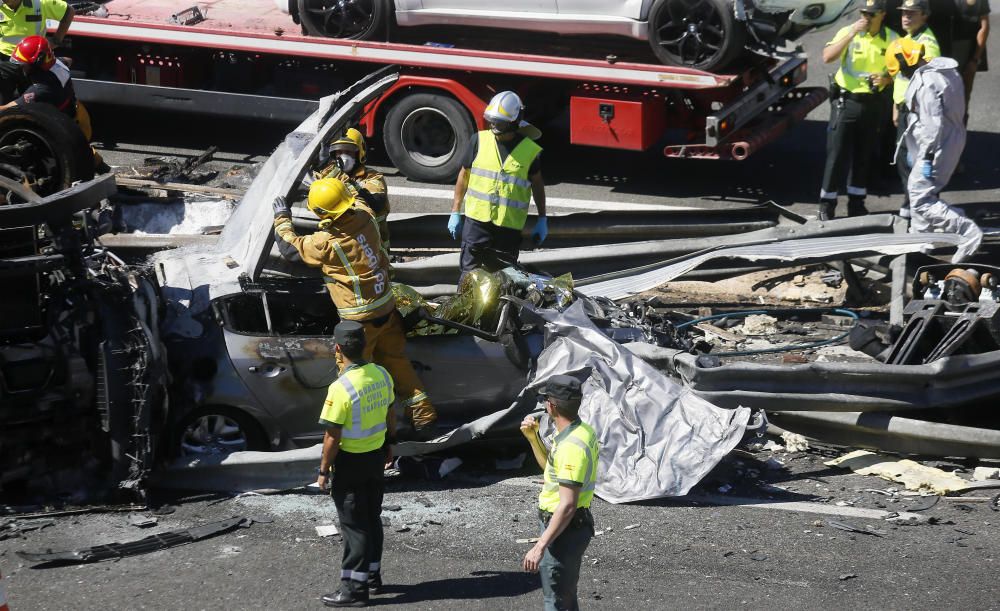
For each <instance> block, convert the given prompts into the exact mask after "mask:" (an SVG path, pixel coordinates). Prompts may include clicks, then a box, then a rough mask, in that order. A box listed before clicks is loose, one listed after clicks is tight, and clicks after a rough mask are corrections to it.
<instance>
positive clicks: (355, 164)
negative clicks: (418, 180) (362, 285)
mask: <svg viewBox="0 0 1000 611" xmlns="http://www.w3.org/2000/svg"><path fill="white" fill-rule="evenodd" d="M328 155H329V156H332V159H330V160H329V161H328V162H327V163H326V164H325V167H324V168H323V169H322V170H320V171H319V172H316V178H336V179H338V180H340V181H341V182H342V183H344V185H345V186H346V187H347V189H348V190H349V191H350V192H351V195H353V196H354V198H355V199H359V200H361V201H363V202H364V203H365V205H366V206H368V207H369V208H371V209H372V212H374V213H375V220H376V221H377V222H378V231H379V236H380V237H381V238H382V248H383V249H384V250H385V252H386V254H389V188H388V186H387V185H386V183H385V177H384V176H382V174H380V173H378V172H375V171H373V170H370V169H369V168H368V166H367V165H365V164H366V162H367V161H368V150H367V146H366V145H365V137H364V136H363V135H362V134H361V132H360V131H358V130H357V129H355V128H353V127H352V128H350V129H348V130H347V131H346V132H344V135H343V136H341V137H340V138H337V139H336V140H334V141H333V143H332V144H330V146H329V152H328Z"/></svg>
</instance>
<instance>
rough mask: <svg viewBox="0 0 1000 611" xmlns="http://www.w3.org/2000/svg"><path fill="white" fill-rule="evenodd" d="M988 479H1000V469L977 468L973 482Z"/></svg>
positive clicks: (973, 473)
mask: <svg viewBox="0 0 1000 611" xmlns="http://www.w3.org/2000/svg"><path fill="white" fill-rule="evenodd" d="M988 479H1000V467H976V469H975V470H974V471H973V472H972V480H973V481H976V482H981V481H983V480H988Z"/></svg>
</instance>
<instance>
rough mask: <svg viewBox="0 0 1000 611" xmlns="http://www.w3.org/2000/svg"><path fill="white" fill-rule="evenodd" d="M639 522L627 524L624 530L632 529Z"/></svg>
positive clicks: (637, 525)
mask: <svg viewBox="0 0 1000 611" xmlns="http://www.w3.org/2000/svg"><path fill="white" fill-rule="evenodd" d="M639 526H640V525H639V524H629V525H628V526H626V527H625V530H632V529H633V528H639Z"/></svg>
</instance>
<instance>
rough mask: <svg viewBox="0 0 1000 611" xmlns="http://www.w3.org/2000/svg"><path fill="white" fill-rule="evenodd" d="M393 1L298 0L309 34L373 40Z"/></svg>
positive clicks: (300, 13)
mask: <svg viewBox="0 0 1000 611" xmlns="http://www.w3.org/2000/svg"><path fill="white" fill-rule="evenodd" d="M391 1H392V0H389V2H386V0H297V3H298V9H299V13H298V14H299V20H300V21H301V22H302V28H303V29H304V30H305V32H306V34H309V35H310V36H325V37H327V38H344V39H349V40H372V39H374V38H376V37H377V35H378V33H379V31H381V29H382V26H383V24H384V23H385V18H386V13H388V4H389V3H391Z"/></svg>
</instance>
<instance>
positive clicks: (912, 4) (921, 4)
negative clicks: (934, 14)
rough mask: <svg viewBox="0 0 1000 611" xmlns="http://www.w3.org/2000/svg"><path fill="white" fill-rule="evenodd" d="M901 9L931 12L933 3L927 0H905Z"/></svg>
mask: <svg viewBox="0 0 1000 611" xmlns="http://www.w3.org/2000/svg"><path fill="white" fill-rule="evenodd" d="M899 10H901V11H921V12H923V13H929V12H930V11H931V4H930V2H928V1H927V0H903V4H901V5H900V7H899Z"/></svg>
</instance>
